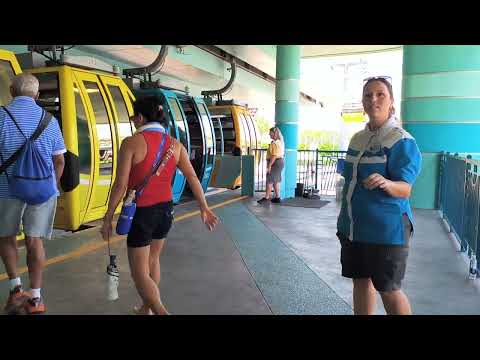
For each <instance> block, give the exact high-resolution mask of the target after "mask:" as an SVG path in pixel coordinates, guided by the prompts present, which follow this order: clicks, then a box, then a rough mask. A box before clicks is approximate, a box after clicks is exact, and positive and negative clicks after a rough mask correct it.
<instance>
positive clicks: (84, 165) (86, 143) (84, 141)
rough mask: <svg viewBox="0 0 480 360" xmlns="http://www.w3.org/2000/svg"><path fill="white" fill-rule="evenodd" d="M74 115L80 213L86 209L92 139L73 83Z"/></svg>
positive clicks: (78, 93)
mask: <svg viewBox="0 0 480 360" xmlns="http://www.w3.org/2000/svg"><path fill="white" fill-rule="evenodd" d="M73 91H74V94H75V113H76V115H77V139H78V161H79V165H80V211H83V210H85V209H86V207H87V195H88V189H89V187H90V173H91V171H92V139H91V137H90V130H89V126H88V119H87V115H86V112H85V107H84V105H83V102H82V98H81V96H80V91H79V89H78V86H77V84H76V83H75V82H74V83H73Z"/></svg>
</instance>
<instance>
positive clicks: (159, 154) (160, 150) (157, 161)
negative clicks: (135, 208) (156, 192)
mask: <svg viewBox="0 0 480 360" xmlns="http://www.w3.org/2000/svg"><path fill="white" fill-rule="evenodd" d="M166 140H167V135H166V134H165V133H164V134H162V141H161V142H160V146H159V147H158V152H157V156H156V158H155V161H154V162H153V165H152V171H151V172H150V174H149V175H148V176H147V177H146V178H145V180H143V183H142V184H141V185H140V186H138V187H137V188H136V197H139V196H140V195H142V192H143V190H144V189H145V187H146V186H147V184H148V182H149V181H150V178H151V177H152V176H153V174H155V173H156V172H157V170H158V167H159V166H160V164H161V162H162V161H161V160H162V154H163V148H164V147H165V142H166Z"/></svg>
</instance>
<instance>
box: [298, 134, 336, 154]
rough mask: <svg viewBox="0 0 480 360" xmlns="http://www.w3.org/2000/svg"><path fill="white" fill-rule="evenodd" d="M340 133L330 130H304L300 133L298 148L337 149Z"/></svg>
mask: <svg viewBox="0 0 480 360" xmlns="http://www.w3.org/2000/svg"><path fill="white" fill-rule="evenodd" d="M339 142H340V135H339V134H338V133H336V132H332V131H321V130H304V131H302V133H301V134H300V141H299V144H298V149H300V150H311V149H319V150H338V149H339Z"/></svg>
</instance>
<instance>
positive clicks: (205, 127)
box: [197, 104, 213, 147]
mask: <svg viewBox="0 0 480 360" xmlns="http://www.w3.org/2000/svg"><path fill="white" fill-rule="evenodd" d="M197 105H198V108H199V110H200V115H201V116H202V123H203V131H205V137H206V139H207V147H211V146H213V134H212V128H211V126H210V119H209V118H208V114H207V109H206V108H205V105H204V104H197Z"/></svg>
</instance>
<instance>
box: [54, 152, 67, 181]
mask: <svg viewBox="0 0 480 360" xmlns="http://www.w3.org/2000/svg"><path fill="white" fill-rule="evenodd" d="M52 160H53V167H54V169H55V178H56V180H57V187H58V189H59V190H60V178H61V177H62V174H63V169H64V168H65V158H64V156H63V154H59V155H52Z"/></svg>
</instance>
